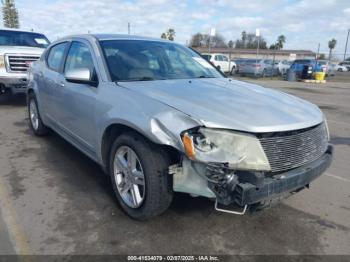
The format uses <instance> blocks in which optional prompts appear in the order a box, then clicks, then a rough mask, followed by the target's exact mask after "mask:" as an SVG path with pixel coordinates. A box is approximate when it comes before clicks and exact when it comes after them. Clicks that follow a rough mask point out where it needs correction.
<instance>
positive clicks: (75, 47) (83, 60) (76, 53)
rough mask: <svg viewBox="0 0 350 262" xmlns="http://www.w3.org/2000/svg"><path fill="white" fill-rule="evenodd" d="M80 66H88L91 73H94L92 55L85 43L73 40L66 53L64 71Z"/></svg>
mask: <svg viewBox="0 0 350 262" xmlns="http://www.w3.org/2000/svg"><path fill="white" fill-rule="evenodd" d="M81 68H88V69H89V70H90V72H91V73H94V63H93V60H92V56H91V53H90V50H89V48H88V46H87V45H85V44H84V43H81V42H73V43H72V45H71V47H70V49H69V52H68V55H67V60H66V65H65V68H64V71H65V72H67V71H69V70H73V69H81Z"/></svg>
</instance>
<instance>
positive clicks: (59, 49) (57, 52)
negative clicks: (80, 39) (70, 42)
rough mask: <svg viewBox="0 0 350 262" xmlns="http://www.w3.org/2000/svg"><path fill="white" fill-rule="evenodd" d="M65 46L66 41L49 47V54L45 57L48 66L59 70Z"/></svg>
mask: <svg viewBox="0 0 350 262" xmlns="http://www.w3.org/2000/svg"><path fill="white" fill-rule="evenodd" d="M66 47H67V42H65V43H61V44H58V45H55V46H53V47H52V48H51V49H50V52H49V55H48V57H47V65H48V66H49V68H51V69H52V70H55V71H59V70H60V67H61V64H62V61H63V56H64V51H65V50H66Z"/></svg>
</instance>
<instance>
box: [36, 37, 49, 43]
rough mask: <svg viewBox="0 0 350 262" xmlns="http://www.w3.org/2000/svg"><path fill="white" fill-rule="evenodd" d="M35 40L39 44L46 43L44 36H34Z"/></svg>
mask: <svg viewBox="0 0 350 262" xmlns="http://www.w3.org/2000/svg"><path fill="white" fill-rule="evenodd" d="M34 40H35V42H36V43H37V44H39V45H47V44H48V42H47V41H46V39H44V38H34Z"/></svg>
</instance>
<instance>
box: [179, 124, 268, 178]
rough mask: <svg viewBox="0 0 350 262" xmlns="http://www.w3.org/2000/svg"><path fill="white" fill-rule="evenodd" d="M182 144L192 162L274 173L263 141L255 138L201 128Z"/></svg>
mask: <svg viewBox="0 0 350 262" xmlns="http://www.w3.org/2000/svg"><path fill="white" fill-rule="evenodd" d="M182 141H183V144H184V148H185V153H186V155H187V156H188V157H189V158H190V159H192V160H196V161H199V162H220V163H228V165H229V167H230V168H233V169H237V170H258V171H269V170H271V168H270V164H269V161H268V160H267V158H266V155H265V153H264V150H263V149H262V147H261V145H260V142H259V140H258V139H257V138H256V137H255V136H254V135H251V134H245V133H240V132H234V131H225V130H215V129H209V128H200V129H199V130H198V131H196V132H190V131H189V132H186V133H184V134H183V136H182Z"/></svg>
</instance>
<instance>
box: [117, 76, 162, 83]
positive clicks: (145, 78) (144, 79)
mask: <svg viewBox="0 0 350 262" xmlns="http://www.w3.org/2000/svg"><path fill="white" fill-rule="evenodd" d="M153 80H166V79H165V78H153V77H150V76H143V77H138V78H129V79H122V80H116V81H115V82H136V81H153Z"/></svg>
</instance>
